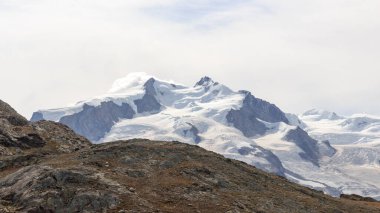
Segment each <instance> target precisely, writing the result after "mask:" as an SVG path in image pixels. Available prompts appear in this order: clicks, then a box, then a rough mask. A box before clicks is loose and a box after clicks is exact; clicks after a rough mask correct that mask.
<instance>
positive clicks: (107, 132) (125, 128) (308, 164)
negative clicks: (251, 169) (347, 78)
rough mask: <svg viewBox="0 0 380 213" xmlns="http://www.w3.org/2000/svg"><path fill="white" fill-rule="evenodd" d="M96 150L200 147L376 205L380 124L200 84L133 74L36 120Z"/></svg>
mask: <svg viewBox="0 0 380 213" xmlns="http://www.w3.org/2000/svg"><path fill="white" fill-rule="evenodd" d="M42 119H45V120H52V121H57V122H61V123H64V124H66V125H68V126H70V127H71V128H73V129H74V131H76V132H77V133H79V134H81V135H83V136H86V137H87V138H89V139H91V141H92V142H93V143H105V142H110V141H115V140H125V139H132V138H147V139H151V140H163V141H180V142H183V143H188V144H194V145H198V146H200V147H202V148H205V149H207V150H209V151H213V152H217V153H220V154H222V155H224V156H225V157H228V158H232V159H237V160H240V161H243V162H246V163H248V164H251V165H253V166H255V167H257V168H260V169H262V170H265V171H268V172H271V173H276V174H278V175H281V176H284V177H286V178H287V179H289V180H291V181H293V182H296V183H299V184H302V185H305V186H308V187H311V188H314V189H318V190H321V191H324V192H325V193H328V194H330V195H333V196H339V195H340V194H342V193H344V194H358V195H362V196H370V197H374V198H376V199H380V169H379V166H380V161H379V160H380V159H379V157H378V156H380V155H379V154H380V150H379V149H380V146H379V144H380V119H379V118H377V117H374V116H368V115H354V116H351V117H347V118H346V117H343V116H339V115H337V114H336V113H331V112H328V111H323V110H316V109H314V110H309V111H307V112H305V113H304V114H302V115H295V114H290V113H285V112H283V111H282V110H281V109H279V108H278V107H277V106H276V105H274V104H271V103H269V102H267V101H265V100H262V99H259V98H256V97H255V96H253V95H252V94H251V93H250V92H248V91H244V90H242V91H233V90H231V89H230V88H228V87H227V86H225V85H223V84H221V83H218V82H215V81H214V80H213V79H211V78H209V77H203V78H202V79H201V80H200V81H198V82H197V83H196V84H195V85H194V86H185V85H181V84H177V83H175V82H171V81H165V80H161V79H158V78H155V77H153V76H150V75H148V74H145V73H132V74H129V75H127V76H126V77H124V78H122V79H119V80H117V81H115V83H114V84H113V85H112V87H111V89H110V90H109V91H108V92H106V93H105V94H104V95H101V96H98V97H95V98H93V99H90V100H85V101H80V102H78V103H76V104H74V105H71V106H68V107H63V108H58V109H50V110H40V111H38V112H35V113H34V114H33V116H32V118H31V121H37V120H42Z"/></svg>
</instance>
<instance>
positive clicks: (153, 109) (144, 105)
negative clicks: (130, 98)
mask: <svg viewBox="0 0 380 213" xmlns="http://www.w3.org/2000/svg"><path fill="white" fill-rule="evenodd" d="M155 82H156V80H155V79H154V78H151V79H149V80H148V81H147V82H146V83H145V84H144V87H145V94H144V96H143V97H142V98H141V99H138V100H135V101H134V103H135V105H136V107H137V112H138V113H145V112H149V113H157V112H159V111H160V109H161V107H162V106H161V104H160V103H159V102H158V101H157V99H156V95H157V92H156V89H155V88H154V83H155Z"/></svg>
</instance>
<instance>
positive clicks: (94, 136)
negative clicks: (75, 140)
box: [59, 101, 135, 141]
mask: <svg viewBox="0 0 380 213" xmlns="http://www.w3.org/2000/svg"><path fill="white" fill-rule="evenodd" d="M134 115H135V112H134V111H133V109H132V107H131V106H130V105H129V104H127V103H123V104H122V105H121V106H119V105H117V104H115V103H114V102H112V101H109V102H102V103H101V104H100V105H99V106H90V105H87V104H84V105H83V110H82V111H81V112H78V113H75V114H73V115H69V116H65V117H62V118H61V119H60V121H59V122H60V123H63V124H65V125H67V126H69V127H70V128H72V129H73V130H74V131H75V132H76V133H77V134H80V135H82V136H85V137H86V138H88V139H89V140H91V141H98V140H99V139H101V138H103V137H104V135H105V134H106V133H107V132H109V131H110V130H111V128H112V126H113V125H114V124H115V123H116V122H117V121H119V120H120V119H131V118H133V116H134Z"/></svg>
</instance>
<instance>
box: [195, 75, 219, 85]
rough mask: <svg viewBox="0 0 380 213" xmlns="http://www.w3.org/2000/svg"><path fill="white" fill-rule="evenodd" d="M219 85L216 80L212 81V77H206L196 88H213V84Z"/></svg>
mask: <svg viewBox="0 0 380 213" xmlns="http://www.w3.org/2000/svg"><path fill="white" fill-rule="evenodd" d="M215 83H216V84H218V83H217V82H215V81H214V80H212V79H211V78H210V77H208V76H205V77H202V78H201V80H199V81H198V82H197V83H196V84H195V86H203V87H207V86H211V85H213V84H215Z"/></svg>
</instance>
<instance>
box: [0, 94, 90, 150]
mask: <svg viewBox="0 0 380 213" xmlns="http://www.w3.org/2000/svg"><path fill="white" fill-rule="evenodd" d="M90 144H91V143H90V142H89V141H88V140H87V139H85V138H83V137H80V136H78V135H76V134H75V133H74V132H73V131H72V130H71V129H69V128H68V127H66V126H64V125H62V124H57V123H54V122H49V121H40V122H36V123H29V122H28V121H27V120H26V119H25V118H24V117H22V116H21V115H19V114H18V113H17V112H16V111H15V110H14V109H12V108H11V107H10V106H9V105H8V104H6V103H4V102H2V101H0V155H4V156H11V155H15V154H20V153H23V152H24V151H25V150H28V149H33V148H46V147H50V148H53V147H54V148H53V149H54V150H56V149H59V150H60V151H62V152H65V151H66V152H71V151H73V149H79V148H83V147H86V146H89V145H90Z"/></svg>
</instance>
